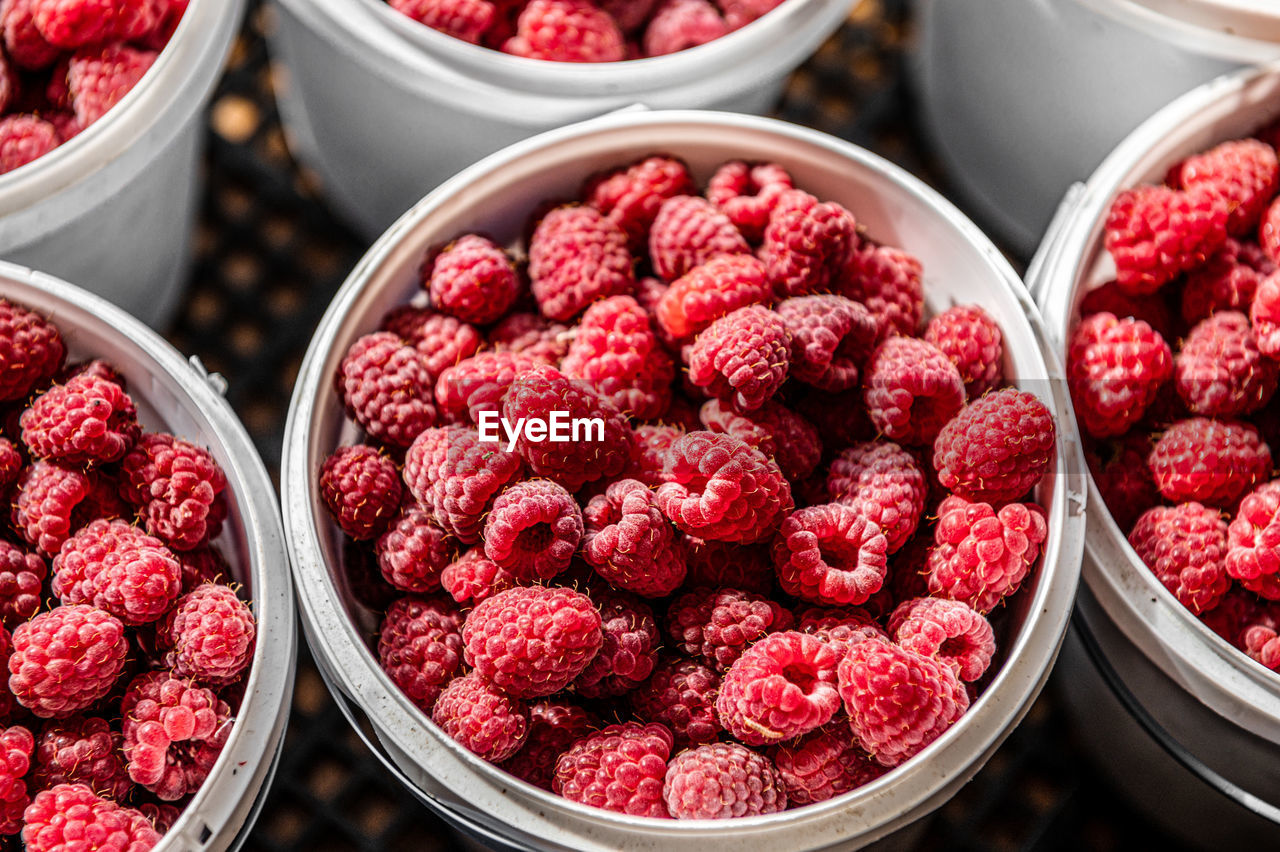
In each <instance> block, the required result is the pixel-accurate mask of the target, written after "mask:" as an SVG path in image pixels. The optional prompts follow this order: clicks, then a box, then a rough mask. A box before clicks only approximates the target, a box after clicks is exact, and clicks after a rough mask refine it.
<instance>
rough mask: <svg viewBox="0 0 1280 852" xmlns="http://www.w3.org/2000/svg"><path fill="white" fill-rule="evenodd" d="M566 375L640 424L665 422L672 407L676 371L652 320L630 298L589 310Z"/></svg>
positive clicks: (565, 367)
mask: <svg viewBox="0 0 1280 852" xmlns="http://www.w3.org/2000/svg"><path fill="white" fill-rule="evenodd" d="M560 370H561V371H562V372H563V373H564V374H565V375H566V376H568V377H569V378H571V379H582V380H583V381H585V382H587V384H589V385H590V386H591V387H593V388H595V390H596V392H597V393H598V394H600V396H601V397H603V398H604V399H606V400H608V401H609V402H611V403H612V404H613V406H614V407H615V408H617V409H618V410H619V411H621V412H624V413H626V414H628V415H630V416H631V417H634V418H636V419H637V420H649V419H652V418H655V417H661V416H662V414H663V413H664V412H665V411H666V410H667V407H668V406H669V405H670V404H671V382H672V381H673V380H674V379H675V365H674V364H673V363H672V361H671V356H670V355H668V354H667V353H666V351H665V350H663V349H662V347H661V345H660V344H659V343H658V338H657V337H656V336H655V335H654V333H653V330H652V328H650V326H649V315H648V314H647V313H645V311H644V309H643V308H641V307H640V305H639V304H637V303H636V300H635V299H633V298H631V297H630V296H613V297H611V298H608V299H602V300H601V301H599V302H596V303H595V304H593V305H592V306H591V307H589V308H587V312H586V313H585V314H583V315H582V320H581V321H580V322H579V323H578V334H577V336H576V337H574V339H573V343H572V344H570V346H569V352H568V354H567V355H566V356H565V359H564V361H563V362H561V364H560Z"/></svg>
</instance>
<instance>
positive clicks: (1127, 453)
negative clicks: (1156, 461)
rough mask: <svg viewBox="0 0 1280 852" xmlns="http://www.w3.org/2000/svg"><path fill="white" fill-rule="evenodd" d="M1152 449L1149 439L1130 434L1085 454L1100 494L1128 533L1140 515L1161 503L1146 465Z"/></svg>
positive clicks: (1119, 524)
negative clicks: (1100, 451) (1099, 449)
mask: <svg viewBox="0 0 1280 852" xmlns="http://www.w3.org/2000/svg"><path fill="white" fill-rule="evenodd" d="M1150 452H1151V440H1150V438H1148V437H1147V436H1146V435H1140V434H1131V435H1129V436H1127V437H1125V438H1124V439H1122V440H1121V441H1120V442H1118V443H1115V444H1112V445H1109V446H1107V447H1105V448H1103V450H1102V453H1103V454H1102V455H1099V454H1098V453H1097V452H1087V453H1085V459H1086V461H1088V462H1089V470H1090V472H1091V473H1092V474H1093V481H1094V483H1095V484H1096V485H1097V486H1098V494H1099V495H1100V496H1101V497H1102V501H1103V502H1104V503H1106V504H1107V509H1109V510H1110V511H1111V516H1112V517H1113V518H1115V521H1116V524H1117V525H1118V526H1119V527H1120V531H1121V532H1123V533H1125V534H1128V532H1129V530H1130V529H1132V527H1133V522H1134V521H1136V520H1138V516H1139V515H1141V514H1142V513H1143V512H1145V511H1147V509H1150V508H1151V507H1152V506H1154V505H1156V504H1157V503H1159V502H1160V493H1159V492H1158V491H1156V484H1155V482H1154V481H1153V480H1152V479H1151V470H1150V469H1149V468H1148V467H1147V455H1148V454H1150Z"/></svg>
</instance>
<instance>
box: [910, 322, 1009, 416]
mask: <svg viewBox="0 0 1280 852" xmlns="http://www.w3.org/2000/svg"><path fill="white" fill-rule="evenodd" d="M924 339H925V340H927V341H928V342H929V343H932V344H933V345H934V346H936V347H938V349H939V350H940V351H941V352H942V353H943V354H944V355H946V356H947V357H948V358H950V359H951V363H953V364H955V365H956V369H958V370H959V371H960V378H962V379H964V390H965V393H966V394H967V395H968V397H969V399H977V398H978V397H980V396H982V395H983V394H984V393H986V392H987V391H989V390H993V389H995V388H997V387H999V386H1000V385H1001V383H1003V382H1004V370H1003V367H1002V362H1003V361H1004V338H1003V336H1002V335H1001V333H1000V326H998V325H996V321H995V320H994V319H992V318H991V315H990V314H988V313H987V312H986V311H984V310H983V309H982V308H980V307H978V306H977V305H957V306H955V307H954V308H948V309H947V310H945V311H943V312H942V313H940V314H938V315H937V316H936V317H934V318H933V319H931V320H929V324H928V325H927V326H925V329H924Z"/></svg>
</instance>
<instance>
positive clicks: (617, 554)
mask: <svg viewBox="0 0 1280 852" xmlns="http://www.w3.org/2000/svg"><path fill="white" fill-rule="evenodd" d="M583 524H584V528H585V531H584V534H583V538H582V555H583V558H584V559H586V560H587V562H588V563H589V564H590V565H591V567H593V568H595V570H596V573H597V574H599V575H600V576H601V577H603V578H604V579H605V580H607V581H608V582H609V583H610V584H611V585H613V586H615V587H617V588H619V589H625V590H626V591H629V592H634V593H636V594H637V595H641V596H643V597H646V598H660V597H662V596H663V595H668V594H670V593H671V592H673V591H675V590H676V589H677V588H678V587H679V586H680V584H681V583H683V582H684V578H685V572H686V565H685V552H684V545H683V542H682V541H681V539H680V537H679V533H677V532H676V530H675V529H674V528H673V527H672V526H671V522H670V521H668V520H667V519H666V517H665V516H664V515H663V514H662V510H661V509H660V508H659V507H658V499H657V496H656V495H655V494H654V493H653V492H652V491H650V490H649V489H648V488H647V487H646V486H645V485H644V483H642V482H638V481H636V480H634V479H621V480H618V481H617V482H614V483H612V484H610V485H609V487H608V488H607V489H606V490H605V493H604V494H601V495H598V496H596V497H593V498H591V501H590V502H589V503H587V505H586V508H585V509H584V510H583Z"/></svg>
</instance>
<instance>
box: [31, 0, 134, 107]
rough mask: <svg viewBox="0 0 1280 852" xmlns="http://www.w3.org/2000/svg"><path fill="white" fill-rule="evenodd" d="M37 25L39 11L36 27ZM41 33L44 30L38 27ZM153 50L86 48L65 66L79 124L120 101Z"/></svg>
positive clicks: (113, 45) (117, 46) (132, 84)
mask: <svg viewBox="0 0 1280 852" xmlns="http://www.w3.org/2000/svg"><path fill="white" fill-rule="evenodd" d="M39 25H40V16H39V10H38V9H37V14H36V26H39ZM41 32H45V35H46V38H47V37H48V33H47V31H45V30H44V29H43V28H41ZM157 55H158V54H157V53H156V51H154V50H137V49H135V48H132V47H126V46H124V45H120V44H108V45H103V46H100V47H85V48H83V49H81V50H79V51H77V52H76V53H75V54H74V55H73V56H72V57H71V62H70V63H69V64H68V66H67V90H68V92H69V93H70V96H71V107H72V109H73V110H74V111H75V115H76V120H77V121H78V122H80V126H81V127H88V126H89V125H90V124H93V123H94V122H95V121H97V120H98V119H100V118H102V116H103V115H105V114H106V113H107V111H108V110H110V109H111V108H112V107H114V106H115V105H116V104H118V103H120V100H121V99H122V98H124V96H125V95H127V94H129V90H130V89H132V88H133V87H134V86H136V85H137V84H138V81H139V80H141V79H142V76H143V75H144V74H146V73H147V71H148V70H149V69H150V68H151V65H152V64H153V63H154V62H155V61H156V56H157Z"/></svg>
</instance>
